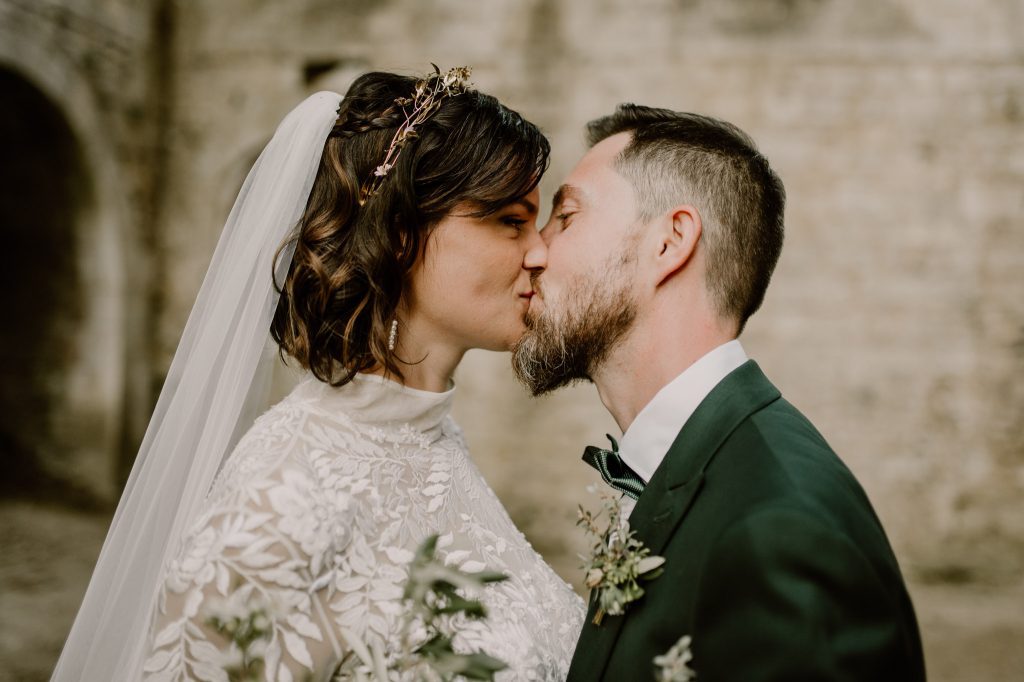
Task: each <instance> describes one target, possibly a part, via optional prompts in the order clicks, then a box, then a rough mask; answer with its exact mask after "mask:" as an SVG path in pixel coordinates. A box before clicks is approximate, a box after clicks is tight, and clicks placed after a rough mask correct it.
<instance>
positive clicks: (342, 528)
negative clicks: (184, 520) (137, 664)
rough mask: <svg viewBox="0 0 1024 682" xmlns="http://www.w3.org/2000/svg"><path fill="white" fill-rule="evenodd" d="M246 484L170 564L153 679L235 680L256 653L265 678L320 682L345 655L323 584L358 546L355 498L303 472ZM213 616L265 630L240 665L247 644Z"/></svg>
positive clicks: (150, 653) (222, 500)
mask: <svg viewBox="0 0 1024 682" xmlns="http://www.w3.org/2000/svg"><path fill="white" fill-rule="evenodd" d="M245 478H246V479H247V480H245V483H244V485H238V486H229V487H228V489H226V490H225V489H222V490H221V491H220V493H219V495H218V496H217V499H218V501H217V502H216V503H215V504H213V505H212V506H211V507H210V508H209V510H208V511H207V512H206V513H205V514H204V515H203V517H202V518H201V519H200V520H199V521H198V522H197V523H196V524H195V526H194V527H193V529H192V530H191V531H190V532H189V533H187V534H186V537H185V538H184V540H183V542H182V545H181V548H180V550H179V551H178V553H177V555H176V557H175V558H174V559H173V560H172V561H171V562H170V564H169V565H168V567H167V570H166V577H165V580H164V583H163V585H162V586H161V588H160V592H159V595H158V604H157V611H156V614H155V616H154V619H153V624H152V626H151V628H150V632H149V637H148V645H147V655H146V662H145V666H144V671H145V672H144V677H145V679H146V680H149V681H150V682H153V681H160V682H165V681H166V682H170V681H172V680H174V681H177V680H194V679H198V680H211V681H213V680H216V681H218V682H228V681H229V680H230V679H239V676H238V675H231V676H229V674H228V670H232V669H234V670H239V669H240V668H241V666H242V665H243V664H245V663H247V662H248V661H251V659H252V658H253V657H254V656H258V657H260V658H262V659H263V661H264V664H265V668H266V672H265V673H262V674H260V678H261V679H263V678H264V676H265V678H266V679H274V680H282V681H284V682H289V681H290V680H293V679H296V680H304V679H309V678H311V677H312V678H313V679H318V680H319V679H326V675H325V673H326V672H327V671H330V670H331V669H332V668H333V667H334V666H335V665H336V662H337V661H339V660H340V659H341V653H342V648H343V647H342V645H341V643H339V642H338V641H337V640H336V636H335V634H334V632H333V629H332V627H331V623H330V616H329V614H328V610H327V609H326V608H325V604H324V600H325V595H323V594H322V593H323V592H326V591H323V590H319V585H320V584H322V583H323V582H324V580H322V579H319V578H320V577H321V576H322V575H325V574H327V573H329V572H330V571H331V570H332V569H333V567H334V564H335V562H336V561H337V557H339V556H340V554H341V553H342V552H343V551H344V550H345V547H346V545H348V544H349V542H350V540H351V536H350V534H351V523H350V518H349V517H350V512H351V509H350V507H351V504H350V500H348V499H346V497H345V496H344V494H341V493H337V494H334V495H331V494H328V493H326V492H325V491H323V490H322V489H321V488H320V487H319V486H318V485H317V484H316V482H315V480H314V478H313V476H312V474H311V473H309V472H306V471H303V470H302V469H301V467H284V468H280V469H278V470H276V471H272V473H270V474H268V475H262V476H251V477H245ZM214 618H220V619H221V621H226V622H231V621H232V619H233V618H238V619H240V620H241V621H242V622H245V621H246V620H247V619H248V620H249V622H250V624H251V625H254V626H255V627H257V628H260V629H261V630H262V631H263V632H265V633H266V634H265V635H264V636H262V637H257V638H256V639H255V640H254V641H253V643H252V644H251V645H250V646H249V647H248V651H247V654H246V655H245V659H247V660H245V661H243V647H240V646H239V644H238V640H239V639H240V638H239V637H237V636H236V637H235V638H234V640H235V641H232V638H231V637H229V636H227V635H226V634H224V633H222V632H219V631H218V629H217V628H216V627H215V621H214V620H213V619H214ZM243 641H244V640H243ZM257 669H258V668H257ZM246 679H248V678H246Z"/></svg>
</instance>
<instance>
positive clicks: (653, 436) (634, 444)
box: [619, 339, 748, 482]
mask: <svg viewBox="0 0 1024 682" xmlns="http://www.w3.org/2000/svg"><path fill="white" fill-rule="evenodd" d="M747 359H748V358H747V353H746V351H744V350H743V346H742V345H740V342H739V339H733V340H732V341H729V342H728V343H724V344H722V345H721V346H718V347H717V348H715V349H714V350H712V351H710V352H709V353H707V354H706V355H704V357H702V358H701V359H699V360H697V362H695V363H693V364H692V365H690V366H689V367H687V368H686V369H685V370H683V372H682V373H681V374H680V375H679V376H677V377H676V378H675V379H673V380H672V381H670V382H669V383H667V384H666V385H665V386H664V387H662V389H661V390H660V391H658V393H657V394H655V396H654V398H652V399H651V401H650V402H649V403H647V405H645V406H644V409H642V410H641V411H640V414H638V415H637V416H636V418H635V419H634V420H633V423H632V424H630V425H629V428H627V429H626V433H624V434H623V436H622V440H621V441H620V442H619V454H620V455H621V457H622V459H623V460H624V461H625V462H626V464H628V465H629V467H630V468H631V469H632V470H633V471H635V472H636V473H637V475H639V476H640V478H642V479H644V482H650V480H651V476H653V475H654V472H655V471H656V470H657V468H658V466H659V465H660V464H661V461H662V460H663V459H664V458H665V455H666V454H668V449H669V447H671V445H672V443H673V442H674V441H675V439H676V436H678V435H679V431H680V430H681V429H682V428H683V425H685V424H686V422H687V421H688V420H689V419H690V417H691V416H692V415H693V413H694V412H695V411H696V410H697V407H698V406H699V405H700V404H701V402H703V401H704V398H706V397H707V396H708V393H711V390H712V389H713V388H714V387H715V386H717V385H718V383H719V382H720V381H722V379H724V378H725V377H726V375H728V374H729V373H730V372H732V371H733V370H734V369H736V368H737V367H739V366H740V365H742V364H743V363H744V362H746V361H747Z"/></svg>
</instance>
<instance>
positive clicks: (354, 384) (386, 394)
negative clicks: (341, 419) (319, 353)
mask: <svg viewBox="0 0 1024 682" xmlns="http://www.w3.org/2000/svg"><path fill="white" fill-rule="evenodd" d="M303 383H304V384H305V387H304V388H305V390H308V391H310V392H311V395H314V396H315V397H316V399H317V401H318V402H319V403H320V404H321V405H322V406H323V407H324V408H325V409H326V410H328V411H330V412H339V413H344V414H346V415H348V416H349V417H350V418H352V419H353V420H355V421H358V422H361V423H363V424H370V425H374V426H380V427H384V426H392V427H402V426H405V425H409V426H411V427H412V428H414V429H416V430H417V431H420V432H422V433H423V434H424V435H425V436H427V437H428V438H430V439H431V440H433V439H435V438H437V437H438V436H440V435H441V423H442V422H443V421H444V418H445V417H447V416H448V414H449V412H451V409H452V402H453V400H454V398H455V386H454V385H451V387H450V388H449V389H448V390H447V391H444V392H442V393H435V392H433V391H423V390H420V389H417V388H409V387H408V386H403V385H402V384H400V383H398V382H397V381H392V380H391V379H385V378H384V377H382V376H378V375H376V374H356V375H355V377H354V378H353V379H352V381H350V382H349V383H347V384H345V385H344V386H340V387H334V386H331V385H330V384H326V383H324V382H322V381H319V380H318V379H316V378H315V377H313V376H312V375H310V376H309V377H308V378H307V379H306V380H305V381H304V382H303Z"/></svg>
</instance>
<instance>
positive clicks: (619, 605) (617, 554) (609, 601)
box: [576, 493, 665, 625]
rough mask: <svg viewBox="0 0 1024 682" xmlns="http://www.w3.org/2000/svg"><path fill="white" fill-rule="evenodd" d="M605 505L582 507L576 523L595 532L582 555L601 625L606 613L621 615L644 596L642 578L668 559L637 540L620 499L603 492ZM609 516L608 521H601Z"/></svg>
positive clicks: (648, 577) (658, 572) (652, 575)
mask: <svg viewBox="0 0 1024 682" xmlns="http://www.w3.org/2000/svg"><path fill="white" fill-rule="evenodd" d="M601 497H602V501H603V507H602V509H601V510H600V511H599V512H597V513H596V514H595V513H593V512H591V511H589V510H587V509H584V508H583V506H582V505H581V506H580V507H579V515H578V518H577V520H576V525H577V526H580V527H582V528H583V530H584V531H585V532H586V533H587V535H590V536H593V538H594V544H593V545H592V548H591V553H590V556H589V557H586V556H581V557H580V558H581V559H583V561H584V564H583V570H584V571H586V578H585V579H584V583H585V584H586V586H587V587H589V588H591V589H592V590H594V591H595V593H596V595H597V602H598V607H597V611H596V613H595V614H594V621H593V622H594V624H595V625H600V624H601V621H602V620H603V619H604V616H605V615H606V614H607V615H610V616H621V615H622V614H623V613H625V611H626V607H627V606H628V605H629V604H631V603H633V602H635V601H637V600H638V599H640V598H641V597H642V596H644V589H643V587H641V586H640V581H641V580H653V579H654V578H657V577H658V576H659V575H661V573H662V568H661V566H662V564H664V563H665V559H664V558H663V557H660V556H652V555H651V550H650V549H648V548H647V547H644V545H643V543H642V542H640V541H639V540H637V539H636V538H635V537H634V535H633V531H632V530H631V529H630V527H629V522H628V521H627V520H626V519H624V518H623V516H622V507H621V505H620V504H619V500H618V499H617V498H615V497H613V496H612V495H609V494H606V493H602V495H601ZM602 516H607V519H608V523H607V525H606V526H603V527H602V525H601V524H600V523H599V519H600V518H601V517H602Z"/></svg>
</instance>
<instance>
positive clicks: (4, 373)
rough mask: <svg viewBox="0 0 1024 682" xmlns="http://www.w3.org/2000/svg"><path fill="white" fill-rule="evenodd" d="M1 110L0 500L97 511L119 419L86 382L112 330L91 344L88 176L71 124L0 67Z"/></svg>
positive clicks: (97, 296)
mask: <svg viewBox="0 0 1024 682" xmlns="http://www.w3.org/2000/svg"><path fill="white" fill-rule="evenodd" d="M0 101H3V102H4V107H2V108H0V149H3V156H4V163H3V164H2V165H0V239H2V243H3V246H4V249H3V254H4V256H5V261H4V262H3V263H2V264H0V315H2V316H3V323H2V325H0V456H2V457H3V462H4V468H5V475H4V476H3V477H2V478H0V495H3V496H20V497H30V498H33V499H52V500H55V501H60V502H64V503H70V504H77V505H83V504H85V505H89V506H95V505H97V504H100V505H101V504H103V503H104V502H109V500H110V491H111V489H112V488H113V486H114V477H113V472H114V469H113V467H112V466H111V464H112V463H113V457H112V456H113V455H114V454H115V450H114V448H115V447H116V440H114V438H112V437H113V436H116V431H115V430H114V429H112V428H111V427H114V426H115V425H116V424H117V422H118V421H119V418H120V413H119V410H118V411H117V412H113V413H112V412H111V407H116V402H114V401H111V396H109V395H107V394H106V393H108V392H106V391H104V390H103V385H102V383H103V382H96V381H95V377H96V376H97V370H98V369H100V368H99V366H98V365H99V364H109V363H106V362H104V360H102V359H98V356H100V355H105V354H106V353H105V351H104V350H102V349H103V348H104V344H107V343H111V341H113V343H112V347H113V348H115V349H119V347H120V345H121V343H120V337H121V335H122V332H121V330H120V329H119V328H113V329H108V331H107V335H109V336H111V337H113V338H102V337H96V335H95V330H96V329H97V327H98V326H99V325H98V324H97V323H98V317H97V311H98V310H102V309H103V308H104V307H106V306H109V305H110V304H111V303H112V302H111V301H109V300H104V298H105V297H106V296H107V295H109V291H107V290H106V288H105V287H97V286H95V285H96V282H97V278H96V261H97V260H98V258H103V257H102V256H98V254H100V253H101V252H102V251H103V246H102V245H98V244H97V243H96V236H97V234H96V224H97V222H99V221H98V220H97V217H98V213H97V206H96V193H95V191H94V189H95V185H94V182H93V174H92V173H91V172H90V170H91V169H90V166H89V164H88V163H87V160H86V158H85V153H84V151H83V145H82V143H81V141H80V139H79V137H78V136H77V135H76V132H75V130H74V129H73V126H72V123H71V122H70V121H69V120H68V118H67V117H66V116H65V115H64V113H63V111H62V109H61V107H60V106H59V105H58V104H57V103H55V102H54V101H53V100H52V99H51V98H50V97H48V96H47V94H46V93H44V91H43V90H41V89H40V88H38V87H36V85H35V84H34V83H33V82H32V81H31V80H30V79H29V78H28V77H26V76H24V75H22V74H21V73H20V72H18V71H17V70H15V69H11V68H4V67H3V66H0ZM103 260H106V258H103ZM108 319H109V318H108ZM91 349H99V350H98V352H96V353H94V352H93V350H91Z"/></svg>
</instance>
